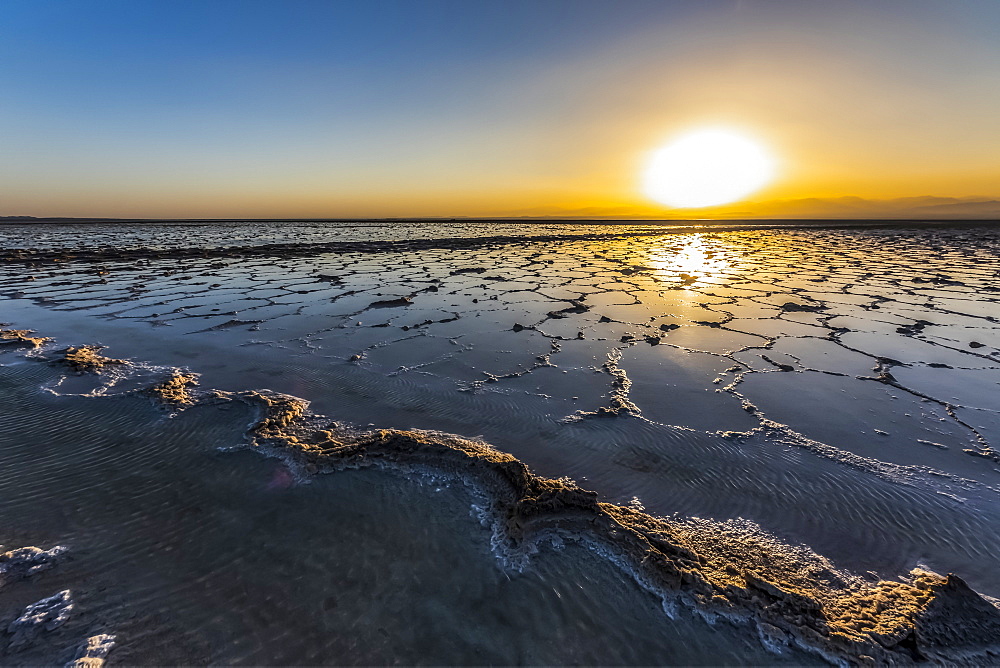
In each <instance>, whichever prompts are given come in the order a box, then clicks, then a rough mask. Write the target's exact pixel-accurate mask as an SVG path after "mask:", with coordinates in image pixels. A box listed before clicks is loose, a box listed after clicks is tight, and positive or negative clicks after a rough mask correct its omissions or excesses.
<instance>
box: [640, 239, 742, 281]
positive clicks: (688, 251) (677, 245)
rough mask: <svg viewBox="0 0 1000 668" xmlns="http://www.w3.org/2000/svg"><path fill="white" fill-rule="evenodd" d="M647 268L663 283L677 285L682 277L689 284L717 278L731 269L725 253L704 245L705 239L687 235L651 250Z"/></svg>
mask: <svg viewBox="0 0 1000 668" xmlns="http://www.w3.org/2000/svg"><path fill="white" fill-rule="evenodd" d="M648 264H649V265H650V266H651V267H653V269H655V271H656V276H657V277H658V278H660V279H661V280H668V281H675V280H677V279H678V277H680V278H681V279H686V280H688V282H694V281H690V278H694V279H696V280H697V279H699V278H706V277H710V276H714V275H716V274H719V273H721V272H723V271H725V270H726V269H728V268H729V262H728V260H727V259H726V255H725V252H724V251H721V250H719V249H718V248H713V247H711V246H709V244H706V243H705V240H704V238H703V235H701V234H692V235H684V236H683V237H678V238H676V239H672V240H671V243H667V244H664V245H663V246H660V247H659V248H651V249H650V253H649V259H648Z"/></svg>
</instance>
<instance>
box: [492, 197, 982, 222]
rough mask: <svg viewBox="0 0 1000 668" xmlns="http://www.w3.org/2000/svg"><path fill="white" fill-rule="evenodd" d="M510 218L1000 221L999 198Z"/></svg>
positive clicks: (770, 203) (800, 202)
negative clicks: (923, 219) (922, 219)
mask: <svg viewBox="0 0 1000 668" xmlns="http://www.w3.org/2000/svg"><path fill="white" fill-rule="evenodd" d="M509 215H516V216H523V217H529V218H536V217H537V218H657V219H663V218H668V219H669V218H676V219H692V218H831V219H843V218H858V219H864V218H879V219H921V218H926V219H928V220H950V219H958V220H976V219H998V220H1000V199H990V198H986V197H967V198H958V197H902V198H898V199H884V200H876V199H864V198H862V197H830V198H820V197H808V198H804V199H785V200H767V201H762V202H739V203H736V204H730V205H725V206H719V207H708V208H704V209H658V208H655V207H648V206H641V207H635V206H632V207H630V206H617V207H581V208H568V207H567V208H563V207H538V208H535V209H527V210H522V211H518V212H511V214H509Z"/></svg>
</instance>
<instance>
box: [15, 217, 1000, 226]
mask: <svg viewBox="0 0 1000 668" xmlns="http://www.w3.org/2000/svg"><path fill="white" fill-rule="evenodd" d="M93 223H125V224H127V223H152V224H156V223H172V224H185V223H523V224H535V223H539V224H543V223H575V224H577V225H704V226H714V225H720V226H724V225H795V226H836V227H842V226H864V227H870V226H898V225H914V224H919V225H972V226H978V225H997V224H1000V219H998V218H933V217H925V218H891V217H883V218H879V217H866V218H536V217H531V218H516V217H514V218H501V217H496V218H494V217H482V218H444V217H442V218H60V217H48V218H42V217H34V216H0V225H4V224H8V225H10V224H16V225H22V224H38V225H88V224H93Z"/></svg>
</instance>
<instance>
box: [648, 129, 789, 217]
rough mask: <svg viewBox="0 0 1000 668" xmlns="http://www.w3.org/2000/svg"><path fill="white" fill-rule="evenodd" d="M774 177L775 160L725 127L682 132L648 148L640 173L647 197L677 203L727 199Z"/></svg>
mask: <svg viewBox="0 0 1000 668" xmlns="http://www.w3.org/2000/svg"><path fill="white" fill-rule="evenodd" d="M773 176H774V159H773V158H772V157H771V155H770V154H769V153H768V152H767V151H766V150H765V149H764V148H763V147H762V146H761V145H760V144H758V143H757V142H755V141H754V140H752V139H750V138H748V137H745V136H743V135H741V134H739V133H736V132H733V131H731V130H725V129H714V128H713V129H704V130H696V131H693V132H689V133H687V134H684V135H682V136H680V137H678V138H677V139H675V140H673V141H672V142H670V143H669V144H667V145H665V146H663V147H661V148H659V149H657V150H656V151H654V152H653V155H652V157H651V159H650V160H649V163H648V164H647V166H646V172H645V174H644V176H643V184H642V185H643V191H644V192H645V193H646V195H647V196H648V197H650V198H651V199H654V200H656V201H657V202H661V203H663V204H666V205H668V206H672V207H677V208H701V207H706V206H714V205H717V204H727V203H729V202H735V201H736V200H739V199H742V198H744V197H746V196H747V195H749V194H750V193H752V192H754V191H756V190H759V189H760V188H762V187H763V186H765V185H767V183H768V182H769V181H770V180H771V179H772V177H773Z"/></svg>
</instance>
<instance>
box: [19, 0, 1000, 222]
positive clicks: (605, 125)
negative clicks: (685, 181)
mask: <svg viewBox="0 0 1000 668" xmlns="http://www.w3.org/2000/svg"><path fill="white" fill-rule="evenodd" d="M720 124H721V125H725V126H728V127H733V128H737V129H741V130H742V131H744V132H745V133H747V134H749V135H752V136H754V137H757V138H758V139H759V140H760V141H762V142H763V143H765V144H766V145H768V146H769V147H770V148H771V150H772V151H773V152H774V153H775V154H776V155H777V156H778V159H779V163H780V166H779V174H778V178H777V179H776V180H775V181H774V182H773V184H772V185H771V186H769V187H767V188H766V189H765V190H763V191H760V192H758V193H757V194H756V195H754V196H753V199H754V200H757V201H765V202H766V201H770V200H783V199H796V198H812V197H821V198H830V197H841V196H859V197H863V198H875V199H885V198H897V197H918V196H928V195H933V196H944V197H972V196H977V197H986V198H1000V2H998V1H997V0H934V1H927V2H925V1H923V0H869V1H867V2H860V1H855V0H835V1H829V0H816V1H810V0H796V1H794V2H791V1H785V0H717V1H716V0H688V1H679V0H674V1H670V0H656V1H650V2H646V1H644V0H617V1H614V2H612V1H611V0H603V1H601V2H597V1H592V0H565V1H564V0H532V1H525V2H515V1H508V2H500V1H498V0H494V1H491V2H486V1H482V2H480V1H477V0H449V1H445V0H437V1H430V0H428V1H417V0H410V1H406V2H390V1H378V0H364V1H359V2H346V1H345V2H333V1H324V2H314V1H308V0H274V1H259V0H198V1H189V0H162V1H159V2H154V1H150V0H120V1H107V0H104V1H98V0H93V1H90V0H58V1H55V0H2V2H0V215H35V216H107V217H202V216H204V217H244V216H245V217H258V218H259V217H351V216H371V217H378V216H477V215H483V216H486V215H521V214H529V215H530V214H539V215H545V214H559V213H560V212H564V211H568V212H573V211H576V210H583V211H606V212H608V213H611V214H621V215H625V216H627V215H633V214H646V215H655V214H657V213H658V212H662V213H663V214H664V215H673V214H674V213H676V212H671V211H669V210H668V209H667V208H666V207H664V206H661V205H655V204H653V203H651V202H650V201H649V200H648V199H646V198H645V197H644V196H643V194H642V193H641V191H640V172H641V169H642V165H643V163H644V162H645V160H646V159H647V156H648V154H649V152H650V151H651V150H652V149H653V148H655V147H657V146H659V145H661V144H662V143H663V142H664V141H665V140H666V139H668V138H670V137H671V136H672V135H674V134H675V133H677V132H680V131H683V130H685V129H687V128H692V127H699V126H704V125H720ZM684 213H686V214H688V215H689V214H690V213H691V212H684Z"/></svg>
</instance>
